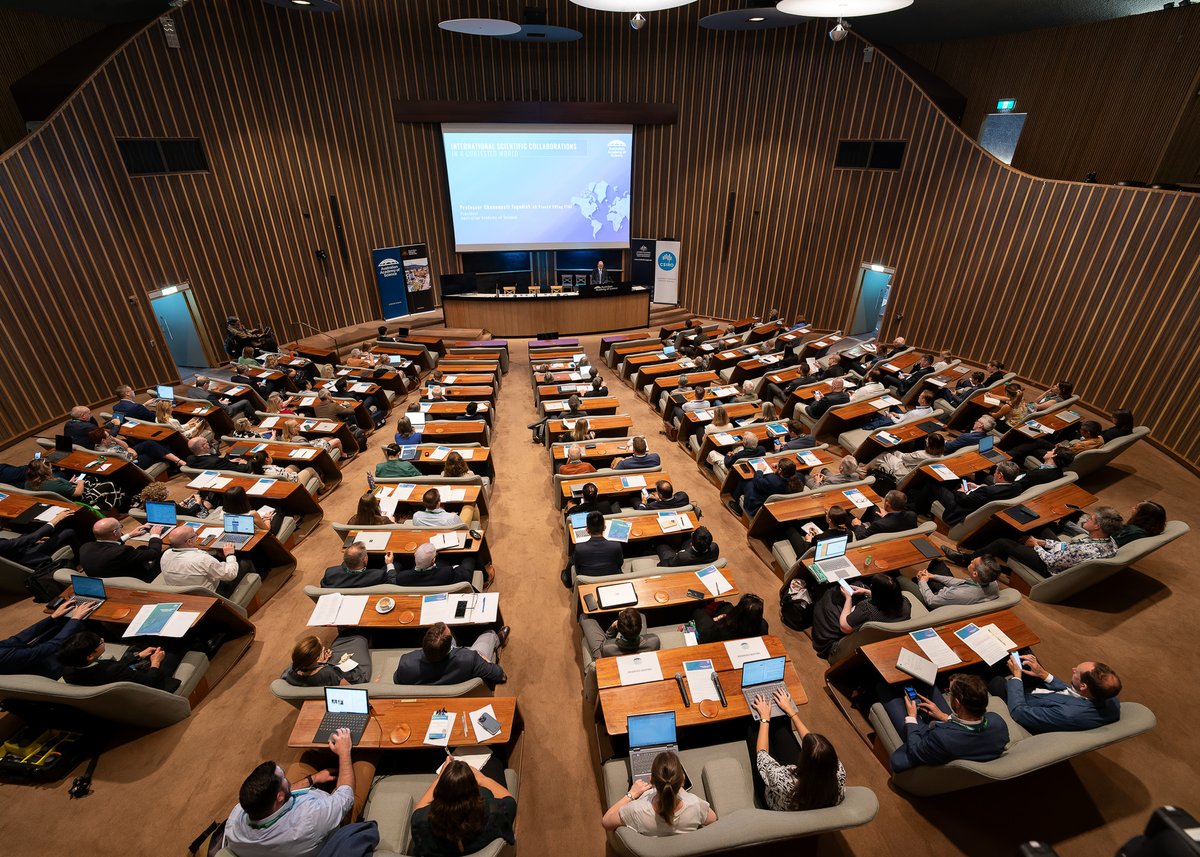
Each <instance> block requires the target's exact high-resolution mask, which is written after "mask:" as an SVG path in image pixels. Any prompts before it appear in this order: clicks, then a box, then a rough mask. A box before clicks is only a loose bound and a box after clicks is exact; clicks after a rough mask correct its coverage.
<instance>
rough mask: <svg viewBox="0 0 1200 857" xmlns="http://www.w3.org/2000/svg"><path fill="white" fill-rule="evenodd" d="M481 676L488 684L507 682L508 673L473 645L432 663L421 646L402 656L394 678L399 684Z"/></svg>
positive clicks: (446, 682)
mask: <svg viewBox="0 0 1200 857" xmlns="http://www.w3.org/2000/svg"><path fill="white" fill-rule="evenodd" d="M473 678H481V679H483V680H484V682H486V683H487V686H488V687H492V688H494V687H495V686H496V685H498V684H504V682H505V681H507V680H508V679H507V677H506V676H505V675H504V670H502V669H500V665H499V664H492V663H488V662H487V661H485V660H484V659H483V658H482V657H480V656H479V653H478V652H476V651H475V650H474V649H463V648H457V649H452V650H451V651H450V654H449V656H447V658H446V660H444V661H442V662H441V663H437V664H435V663H430V662H429V661H427V660H426V659H425V653H424V652H423V651H421V650H420V649H416V650H414V651H411V652H408V653H407V654H404V655H401V656H400V661H399V663H397V664H396V672H395V674H394V675H393V676H392V681H393V682H395V683H396V684H458V683H460V682H464V681H470V680H471V679H473Z"/></svg>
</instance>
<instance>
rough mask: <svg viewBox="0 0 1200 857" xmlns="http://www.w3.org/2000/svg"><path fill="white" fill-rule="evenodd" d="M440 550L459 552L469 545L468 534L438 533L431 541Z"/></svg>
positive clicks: (458, 532)
mask: <svg viewBox="0 0 1200 857" xmlns="http://www.w3.org/2000/svg"><path fill="white" fill-rule="evenodd" d="M429 543H430V544H431V545H433V546H434V547H435V548H437V549H438V550H458V549H459V548H461V547H465V546H466V544H467V534H466V533H465V532H463V531H461V530H457V531H455V532H452V533H438V534H437V535H436V536H434V537H433V538H431V539H430V540H429Z"/></svg>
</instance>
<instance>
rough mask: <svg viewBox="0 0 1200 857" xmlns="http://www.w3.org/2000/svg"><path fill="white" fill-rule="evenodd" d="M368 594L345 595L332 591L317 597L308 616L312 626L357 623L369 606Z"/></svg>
mask: <svg viewBox="0 0 1200 857" xmlns="http://www.w3.org/2000/svg"><path fill="white" fill-rule="evenodd" d="M369 598H370V596H368V595H343V594H342V593H340V592H331V593H329V594H328V595H322V596H321V597H320V598H318V599H317V603H316V605H315V606H314V607H313V611H312V613H311V614H310V615H309V617H308V624H309V625H310V626H320V625H357V624H358V623H359V622H360V621H361V620H362V614H363V610H365V609H366V607H367V601H368V599H369Z"/></svg>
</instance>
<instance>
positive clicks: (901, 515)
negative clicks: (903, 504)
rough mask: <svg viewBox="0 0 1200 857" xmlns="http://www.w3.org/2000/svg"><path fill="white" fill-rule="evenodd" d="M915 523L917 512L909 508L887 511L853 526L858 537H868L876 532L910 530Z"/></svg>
mask: <svg viewBox="0 0 1200 857" xmlns="http://www.w3.org/2000/svg"><path fill="white" fill-rule="evenodd" d="M916 525H917V513H916V512H912V511H909V510H905V511H903V512H888V513H887V514H886V515H881V516H879V517H878V518H872V519H871V520H870V521H868V522H867V523H865V524H859V525H858V526H857V527H855V528H854V535H855V536H856V537H858V538H860V539H865V538H869V537H871V536H873V535H875V534H876V533H901V532H904V531H905V530H911V529H912V528H913V527H915V526H916Z"/></svg>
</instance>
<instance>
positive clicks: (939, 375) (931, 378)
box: [920, 363, 971, 390]
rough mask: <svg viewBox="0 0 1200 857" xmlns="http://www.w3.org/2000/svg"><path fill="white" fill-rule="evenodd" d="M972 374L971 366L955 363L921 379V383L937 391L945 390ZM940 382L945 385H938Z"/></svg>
mask: <svg viewBox="0 0 1200 857" xmlns="http://www.w3.org/2000/svg"><path fill="white" fill-rule="evenodd" d="M970 372H971V367H970V366H964V365H963V364H961V363H955V364H954V365H953V366H947V367H946V368H945V369H943V370H942V371H941V372H933V373H932V374H929V375H926V376H925V377H924V378H922V379H921V381H920V383H921V384H923V385H924V384H928V385H929V386H931V387H933V388H934V389H937V390H943V389H945V388H947V387H953V386H954V385H955V384H957V383H958V382H959V381H961V380H962V377H963V376H964V375H968V374H970ZM939 381H941V382H944V383H937V382H939Z"/></svg>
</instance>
